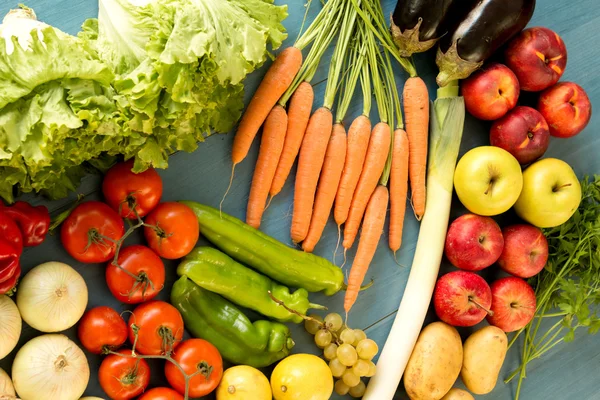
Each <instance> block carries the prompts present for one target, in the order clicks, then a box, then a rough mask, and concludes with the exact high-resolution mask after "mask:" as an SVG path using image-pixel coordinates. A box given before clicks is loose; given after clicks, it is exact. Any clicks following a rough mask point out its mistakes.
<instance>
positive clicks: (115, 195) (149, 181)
mask: <svg viewBox="0 0 600 400" xmlns="http://www.w3.org/2000/svg"><path fill="white" fill-rule="evenodd" d="M132 168H133V160H129V161H126V162H122V163H118V164H116V165H115V166H114V167H112V168H111V169H109V170H108V172H107V173H106V175H105V176H104V180H103V181H102V193H103V194H104V198H105V199H106V202H107V203H108V205H109V206H111V207H112V208H113V210H115V211H117V212H119V210H120V214H121V217H123V218H129V219H137V217H136V215H135V213H134V212H133V209H135V210H136V211H137V214H138V215H139V216H140V217H143V216H145V215H147V214H148V213H149V212H150V211H152V209H153V208H154V207H156V205H157V204H158V202H159V201H160V197H161V196H162V191H163V185H162V179H161V178H160V175H158V172H156V170H155V169H154V168H149V169H147V170H146V171H144V172H140V173H138V174H136V173H134V172H132V171H131V170H132ZM134 207H135V208H134Z"/></svg>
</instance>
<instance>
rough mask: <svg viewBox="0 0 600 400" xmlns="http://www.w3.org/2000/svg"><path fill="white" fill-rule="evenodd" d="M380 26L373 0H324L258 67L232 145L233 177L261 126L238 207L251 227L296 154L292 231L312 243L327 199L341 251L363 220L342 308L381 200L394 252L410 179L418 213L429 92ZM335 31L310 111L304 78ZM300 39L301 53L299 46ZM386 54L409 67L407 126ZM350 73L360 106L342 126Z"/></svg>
mask: <svg viewBox="0 0 600 400" xmlns="http://www.w3.org/2000/svg"><path fill="white" fill-rule="evenodd" d="M387 30H388V28H387V25H386V22H385V17H384V14H383V10H382V9H381V5H380V3H379V0H362V1H361V0H351V1H344V0H328V1H327V2H326V3H325V5H324V6H323V8H322V10H321V12H320V13H319V15H318V16H317V17H316V18H315V20H314V21H313V23H312V24H311V25H310V26H309V27H308V28H307V29H306V31H305V32H304V33H303V34H302V35H301V36H300V37H299V38H298V40H297V41H296V43H295V44H294V46H292V47H288V48H286V49H285V50H283V51H282V52H281V53H280V54H279V55H278V56H277V58H276V59H275V61H274V63H273V64H272V66H271V67H270V69H269V70H268V71H267V73H266V75H265V77H264V79H263V81H262V83H261V84H260V86H259V88H258V89H257V91H256V93H255V95H254V97H253V98H252V100H251V102H250V104H249V105H248V108H247V110H246V112H245V114H244V116H243V118H242V120H241V122H240V125H239V128H238V131H237V133H236V136H235V139H234V144H233V149H232V160H233V168H232V179H233V174H234V170H235V166H236V165H237V164H239V163H240V162H242V161H243V160H244V158H245V157H246V155H247V154H248V151H249V149H250V146H251V144H252V142H253V140H254V138H255V136H256V135H257V133H258V131H259V130H260V128H261V127H262V138H261V143H260V150H259V156H258V160H257V163H256V167H255V170H254V176H253V179H252V186H251V190H250V197H249V200H248V208H247V215H246V222H247V223H248V224H249V225H251V226H253V227H255V228H257V229H258V228H259V226H260V223H261V220H262V216H263V213H264V210H265V209H266V206H267V201H268V200H269V197H270V198H271V199H272V198H273V197H274V196H276V195H277V194H278V193H279V192H280V191H281V189H282V188H283V186H284V184H285V182H286V180H287V178H288V176H289V174H290V171H291V169H292V167H293V165H294V163H295V162H296V159H297V161H298V167H297V173H296V181H295V191H294V209H293V215H292V227H291V238H292V240H293V241H294V242H295V243H301V244H302V248H303V249H304V250H305V251H307V252H312V251H313V249H314V248H315V246H316V244H317V243H318V241H319V240H320V238H321V235H322V233H323V230H324V228H325V225H326V224H327V221H328V220H329V217H330V214H331V212H332V209H333V216H334V220H335V222H336V224H337V226H338V232H339V233H338V235H339V236H341V231H342V225H343V242H342V245H343V247H344V255H345V253H346V251H347V250H348V249H350V248H351V247H352V246H353V244H354V242H355V239H356V236H357V235H358V231H359V229H360V228H361V225H362V231H361V234H360V239H359V243H358V249H357V252H356V256H355V258H354V261H353V264H352V267H351V269H350V275H349V278H348V288H347V290H346V297H345V301H344V308H345V311H346V313H348V312H349V311H350V309H351V308H352V306H353V304H354V303H355V301H356V299H357V296H358V292H359V291H360V287H361V285H362V283H363V280H364V278H365V275H366V272H367V270H368V267H369V264H370V263H371V261H372V259H373V256H374V254H375V251H376V249H377V246H378V243H379V239H380V237H381V235H382V233H383V229H384V223H385V219H386V216H387V210H388V204H389V205H390V224H389V247H390V249H391V250H392V251H393V252H394V256H395V255H396V252H397V251H398V250H399V249H400V247H401V242H402V230H403V224H404V216H405V209H406V198H407V194H408V182H409V180H410V187H411V204H412V207H413V210H414V213H415V216H416V217H417V219H418V220H420V219H421V218H422V216H423V214H424V213H425V176H426V164H427V146H428V132H429V96H428V92H427V87H426V86H425V83H424V82H423V80H422V79H421V78H419V77H418V76H417V75H416V71H415V68H414V66H413V64H412V62H410V61H409V60H407V59H404V58H402V57H400V56H399V54H398V52H397V50H396V47H395V46H394V44H393V43H392V42H391V39H390V36H389V34H388V31H387ZM334 37H337V42H336V44H335V49H334V53H333V57H332V59H331V63H330V65H331V67H330V69H329V76H328V80H327V88H326V90H325V95H324V99H323V105H322V107H320V108H318V109H317V110H316V111H315V112H314V113H312V115H311V112H312V109H313V103H314V92H313V88H312V85H311V79H312V78H313V76H314V74H315V72H316V70H317V68H318V66H319V64H320V60H321V58H322V56H323V54H324V53H325V50H326V49H327V48H328V47H329V46H330V45H331V43H332V41H333V39H334ZM309 46H310V50H309V51H308V55H307V57H306V59H304V60H303V55H302V50H304V49H306V48H307V47H309ZM392 58H395V59H396V60H398V61H399V62H400V64H401V65H402V66H403V67H404V69H405V70H406V71H407V73H408V74H409V75H410V77H409V79H408V80H407V81H406V83H405V85H404V91H403V100H404V114H405V119H406V132H405V131H404V130H403V128H404V124H403V118H402V111H401V105H400V96H399V94H398V90H397V87H396V82H395V77H394V72H393V67H392V63H391V59H392ZM359 81H360V85H361V88H362V95H363V112H362V114H361V115H360V116H358V117H357V118H356V119H354V120H353V122H352V123H351V125H350V127H349V129H348V131H347V132H346V129H345V127H344V118H345V116H346V114H347V111H348V108H349V105H350V102H351V100H352V98H353V96H354V92H355V89H356V87H357V85H358V83H359ZM340 93H341V94H340ZM373 94H374V97H375V100H376V103H377V108H378V114H379V122H378V123H377V124H375V125H373V124H372V121H371V119H370V113H371V98H372V97H373ZM336 98H337V104H335V103H336ZM334 105H335V106H336V107H335V116H334V113H333V111H332V110H333V108H334ZM392 128H393V129H392ZM388 185H389V189H388ZM338 239H339V238H338ZM338 242H339V240H338ZM336 250H337V249H336Z"/></svg>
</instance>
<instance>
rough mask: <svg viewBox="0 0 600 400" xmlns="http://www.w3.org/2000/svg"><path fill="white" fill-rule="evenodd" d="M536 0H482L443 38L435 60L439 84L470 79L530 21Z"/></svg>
mask: <svg viewBox="0 0 600 400" xmlns="http://www.w3.org/2000/svg"><path fill="white" fill-rule="evenodd" d="M534 9H535V0H480V1H479V3H478V4H477V5H476V6H475V7H474V8H473V9H471V11H470V12H469V13H468V14H467V16H466V17H465V18H464V19H463V20H462V22H461V23H460V24H458V25H457V26H456V28H455V29H453V30H452V31H451V32H450V33H449V34H448V35H446V36H444V37H443V38H442V40H440V46H439V49H438V53H437V57H436V63H437V65H438V68H439V70H440V73H439V74H438V76H437V83H438V85H439V86H446V85H447V84H448V82H450V81H452V80H455V79H465V78H468V77H469V76H470V75H471V73H473V71H475V70H477V69H478V68H479V67H481V66H482V65H483V63H484V61H485V60H487V59H488V58H489V57H490V56H491V55H492V54H494V52H496V51H497V50H498V49H499V48H500V47H502V46H503V45H504V44H505V43H506V42H508V41H509V40H510V39H511V38H512V37H513V36H515V35H516V34H517V33H519V32H521V30H523V28H525V26H526V25H527V24H528V23H529V20H530V19H531V16H532V15H533V11H534Z"/></svg>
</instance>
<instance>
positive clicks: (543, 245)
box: [498, 224, 548, 278]
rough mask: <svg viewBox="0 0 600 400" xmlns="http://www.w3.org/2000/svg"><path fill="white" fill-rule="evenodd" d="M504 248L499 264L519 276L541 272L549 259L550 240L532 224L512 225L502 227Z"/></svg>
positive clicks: (530, 275)
mask: <svg viewBox="0 0 600 400" xmlns="http://www.w3.org/2000/svg"><path fill="white" fill-rule="evenodd" d="M502 235H503V236H504V250H503V251H502V255H501V256H500V259H498V264H499V265H500V268H502V269H503V270H504V271H506V272H508V273H509V274H512V275H514V276H518V277H519V278H531V277H532V276H534V275H537V274H539V273H540V271H541V270H543V269H544V267H545V266H546V261H548V240H546V236H544V234H543V233H542V230H541V229H539V228H536V227H535V226H532V225H526V224H520V225H512V226H508V227H506V228H504V229H502Z"/></svg>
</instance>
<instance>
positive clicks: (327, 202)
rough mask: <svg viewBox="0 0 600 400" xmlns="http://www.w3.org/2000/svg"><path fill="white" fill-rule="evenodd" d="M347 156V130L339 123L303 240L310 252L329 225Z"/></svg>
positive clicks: (328, 148) (330, 143)
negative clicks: (308, 226)
mask: <svg viewBox="0 0 600 400" xmlns="http://www.w3.org/2000/svg"><path fill="white" fill-rule="evenodd" d="M345 158H346V130H345V129H344V126H343V125H342V124H339V123H338V124H335V125H334V126H333V133H332V134H331V138H330V139H329V144H328V145H327V152H326V153H325V162H324V163H323V171H322V172H321V177H320V178H319V186H318V188H317V196H316V198H315V207H314V210H313V215H312V218H311V220H310V228H309V229H308V235H306V238H305V239H304V241H303V242H302V248H303V249H304V251H306V252H308V253H310V252H312V251H313V250H314V248H315V246H316V245H317V243H318V242H319V239H321V235H322V234H323V229H325V225H327V220H328V219H329V214H331V207H332V206H333V201H334V200H335V194H336V192H337V189H338V185H339V183H340V177H341V176H342V169H343V167H344V159H345Z"/></svg>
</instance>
